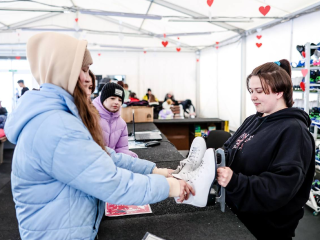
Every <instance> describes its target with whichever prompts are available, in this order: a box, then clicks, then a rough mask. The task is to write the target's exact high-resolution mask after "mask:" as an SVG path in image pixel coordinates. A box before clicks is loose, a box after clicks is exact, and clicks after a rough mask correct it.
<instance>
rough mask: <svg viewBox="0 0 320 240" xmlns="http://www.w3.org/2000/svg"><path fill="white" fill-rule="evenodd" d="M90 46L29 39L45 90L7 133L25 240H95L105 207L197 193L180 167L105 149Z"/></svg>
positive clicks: (51, 36)
mask: <svg viewBox="0 0 320 240" xmlns="http://www.w3.org/2000/svg"><path fill="white" fill-rule="evenodd" d="M86 46H87V42H86V41H84V40H78V39H76V38H73V37H71V36H68V35H64V34H60V33H50V32H45V33H39V34H36V35H34V36H32V37H31V38H29V40H28V43H27V58H28V62H29V64H30V69H31V73H32V75H33V77H34V78H35V79H36V80H37V82H38V83H39V85H40V90H39V91H30V92H29V93H28V94H25V95H24V97H23V98H24V100H23V101H19V102H18V104H17V106H16V108H15V109H14V110H13V112H12V113H11V114H10V115H9V117H8V120H7V122H6V125H5V129H4V130H5V133H6V135H7V138H8V140H9V141H10V142H12V143H14V144H16V147H15V151H14V155H13V160H12V171H11V188H12V194H13V200H14V202H15V209H16V216H17V219H18V224H19V232H20V236H21V239H94V238H95V237H96V235H97V231H98V228H99V225H100V221H101V218H102V215H103V213H104V209H105V202H109V203H111V204H125V205H145V204H151V203H156V202H159V201H162V200H164V199H166V198H168V197H179V199H178V201H179V202H182V201H183V200H185V199H188V198H189V194H190V192H191V193H192V194H193V195H194V194H195V192H194V189H193V188H192V187H191V186H190V185H189V184H187V183H186V182H185V181H183V180H177V179H175V178H172V177H170V176H171V172H172V170H170V169H159V168H157V167H156V165H155V163H153V162H150V161H147V160H142V159H139V158H133V157H131V156H129V155H126V154H122V153H116V152H115V151H114V150H112V149H111V148H107V147H106V146H105V145H104V142H103V137H102V131H101V127H100V124H99V114H98V112H97V111H96V109H95V108H94V107H93V106H92V105H91V104H90V103H89V101H88V98H87V94H86V91H85V88H84V87H83V84H82V83H81V82H82V81H83V80H84V79H85V78H86V77H87V75H88V74H89V73H88V72H89V67H90V65H91V64H92V58H91V55H90V52H89V51H88V50H87V48H86ZM66 52H67V53H68V54H66ZM166 177H170V178H166Z"/></svg>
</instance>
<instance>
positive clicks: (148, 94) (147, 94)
mask: <svg viewBox="0 0 320 240" xmlns="http://www.w3.org/2000/svg"><path fill="white" fill-rule="evenodd" d="M150 95H152V96H153V98H154V100H152V102H159V100H158V99H157V98H156V97H155V96H154V95H153V94H152V91H151V89H150V88H148V90H147V93H146V95H144V96H143V98H142V100H146V101H148V102H150V101H149V99H150Z"/></svg>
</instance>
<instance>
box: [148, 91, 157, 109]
mask: <svg viewBox="0 0 320 240" xmlns="http://www.w3.org/2000/svg"><path fill="white" fill-rule="evenodd" d="M148 102H149V106H158V105H159V102H158V100H157V99H156V98H155V96H154V95H153V94H152V93H151V94H150V95H149V99H148Z"/></svg>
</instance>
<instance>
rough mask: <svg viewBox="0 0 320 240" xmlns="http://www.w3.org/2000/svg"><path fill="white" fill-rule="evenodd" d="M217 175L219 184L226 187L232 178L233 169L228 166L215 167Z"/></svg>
mask: <svg viewBox="0 0 320 240" xmlns="http://www.w3.org/2000/svg"><path fill="white" fill-rule="evenodd" d="M217 175H218V176H217V180H218V183H219V185H220V186H222V187H226V186H227V185H228V183H229V182H230V180H231V178H232V175H233V171H232V170H231V169H230V168H228V167H220V168H218V169H217Z"/></svg>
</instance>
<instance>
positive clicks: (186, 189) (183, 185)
mask: <svg viewBox="0 0 320 240" xmlns="http://www.w3.org/2000/svg"><path fill="white" fill-rule="evenodd" d="M179 183H180V194H179V198H178V199H177V202H180V203H181V202H183V201H184V200H188V199H189V194H190V193H191V194H192V195H193V196H195V195H196V194H195V191H194V189H193V188H192V186H191V185H190V184H188V183H187V182H185V181H184V180H179Z"/></svg>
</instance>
